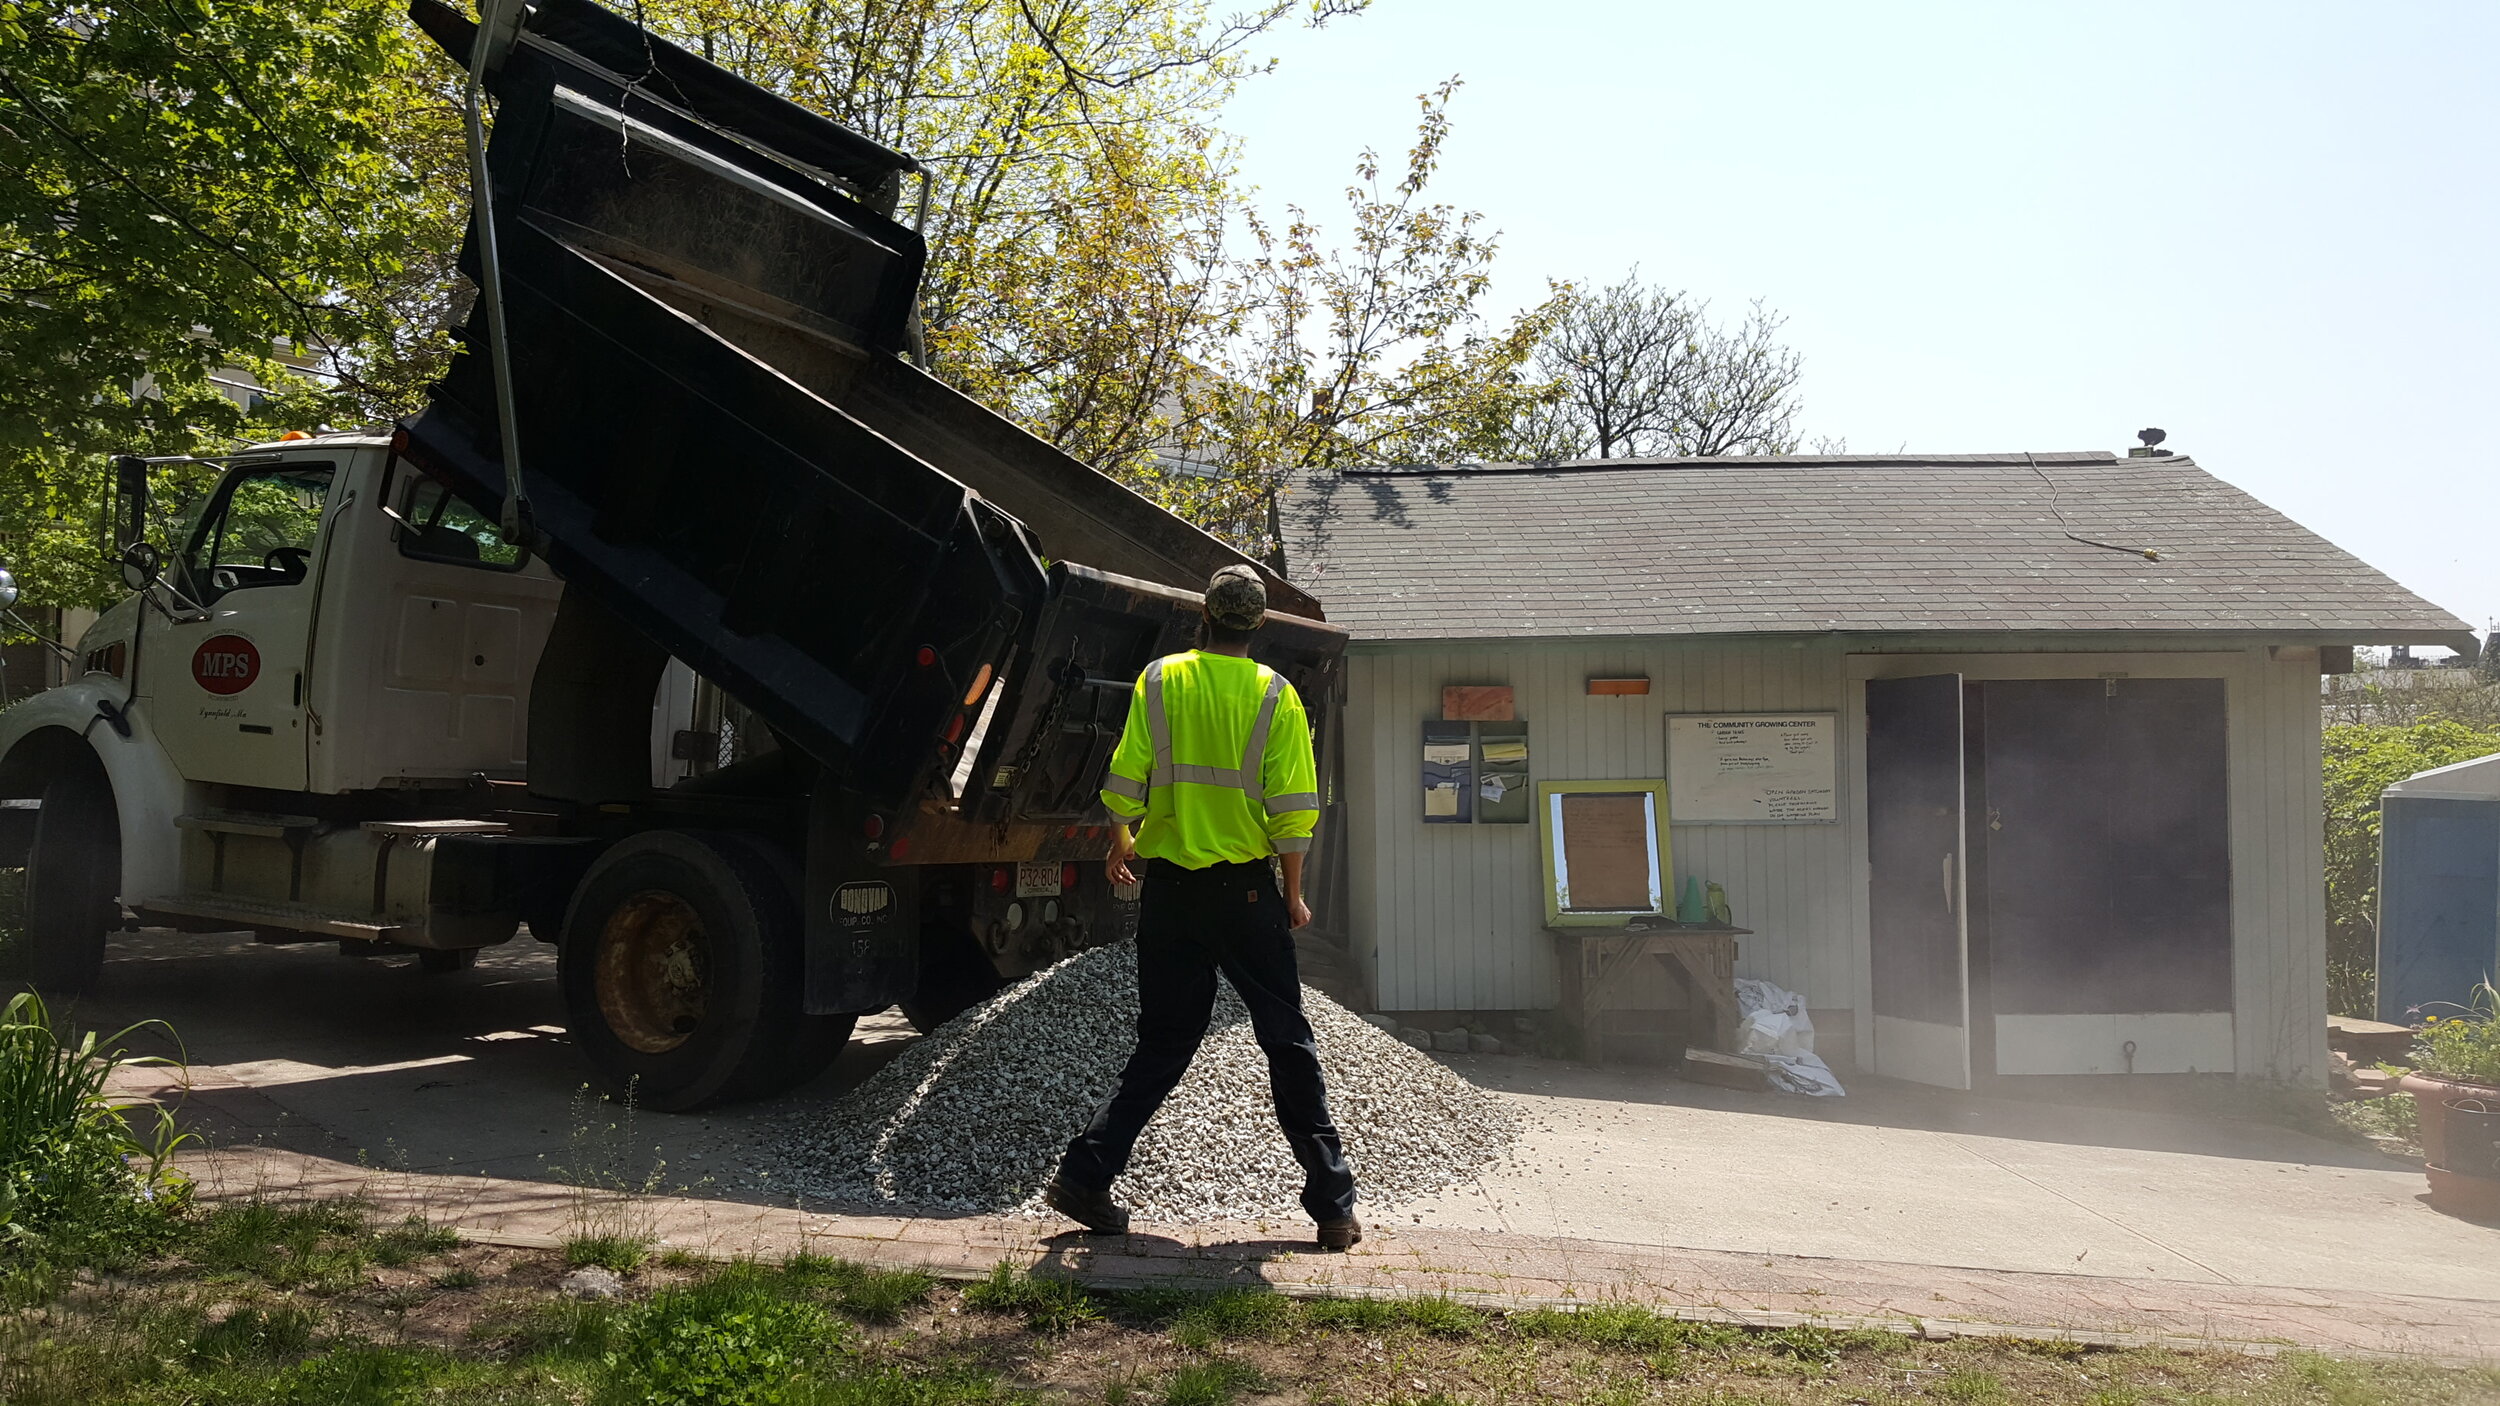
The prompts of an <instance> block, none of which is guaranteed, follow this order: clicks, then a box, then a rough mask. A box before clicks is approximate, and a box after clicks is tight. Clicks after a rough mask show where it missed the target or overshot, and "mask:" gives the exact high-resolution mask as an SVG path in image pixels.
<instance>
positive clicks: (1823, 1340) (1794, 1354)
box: [1762, 1323, 1840, 1372]
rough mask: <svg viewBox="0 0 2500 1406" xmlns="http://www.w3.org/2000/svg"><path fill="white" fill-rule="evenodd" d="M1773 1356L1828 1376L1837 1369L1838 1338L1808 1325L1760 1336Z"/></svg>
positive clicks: (1830, 1332) (1832, 1333)
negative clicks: (1826, 1373)
mask: <svg viewBox="0 0 2500 1406" xmlns="http://www.w3.org/2000/svg"><path fill="white" fill-rule="evenodd" d="M1762 1345H1763V1346H1764V1347H1767V1348H1769V1349H1770V1350H1771V1351H1772V1353H1773V1354H1775V1355H1777V1356H1780V1357H1785V1358H1787V1359H1788V1360H1789V1361H1791V1362H1795V1363H1797V1364H1799V1365H1801V1366H1805V1367H1811V1368H1814V1369H1815V1370H1817V1371H1822V1372H1830V1371H1834V1370H1837V1369H1838V1368H1839V1366H1840V1335H1839V1334H1838V1333H1835V1332H1833V1331H1832V1330H1831V1329H1829V1328H1823V1327H1818V1326H1816V1325H1814V1324H1812V1323H1799V1324H1796V1325H1794V1326H1793V1327H1787V1328H1781V1329H1779V1330H1777V1331H1776V1332H1770V1333H1765V1334H1763V1335H1762Z"/></svg>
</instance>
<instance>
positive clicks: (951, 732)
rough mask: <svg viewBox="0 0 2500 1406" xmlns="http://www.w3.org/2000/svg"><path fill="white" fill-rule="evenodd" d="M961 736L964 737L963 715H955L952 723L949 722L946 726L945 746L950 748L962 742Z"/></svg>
mask: <svg viewBox="0 0 2500 1406" xmlns="http://www.w3.org/2000/svg"><path fill="white" fill-rule="evenodd" d="M963 735H964V715H963V714H961V713H957V714H956V715H955V717H954V720H953V721H952V722H949V723H948V724H947V725H946V743H947V745H948V746H950V747H951V746H953V745H954V744H956V743H957V742H960V741H962V740H963Z"/></svg>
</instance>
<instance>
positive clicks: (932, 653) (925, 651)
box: [912, 644, 937, 669]
mask: <svg viewBox="0 0 2500 1406" xmlns="http://www.w3.org/2000/svg"><path fill="white" fill-rule="evenodd" d="M912 658H913V659H914V660H916V661H917V662H918V663H919V665H920V667H921V668H923V669H926V668H928V667H929V666H930V665H932V664H935V663H937V650H936V648H935V647H934V646H931V645H925V644H924V645H922V646H920V652H919V653H918V654H915V655H913V656H912Z"/></svg>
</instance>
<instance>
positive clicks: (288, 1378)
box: [262, 1346, 432, 1406]
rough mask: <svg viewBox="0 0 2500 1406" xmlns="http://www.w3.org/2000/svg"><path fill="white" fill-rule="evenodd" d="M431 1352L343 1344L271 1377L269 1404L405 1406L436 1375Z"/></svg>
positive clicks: (274, 1405)
mask: <svg viewBox="0 0 2500 1406" xmlns="http://www.w3.org/2000/svg"><path fill="white" fill-rule="evenodd" d="M431 1365H432V1364H431V1355H430V1354H426V1353H420V1352H415V1351H410V1350H407V1349H402V1348H385V1347H366V1346H355V1347H343V1348H340V1349H338V1350H337V1351H335V1352H329V1353H324V1354H323V1355H321V1356H319V1357H308V1358H306V1359H304V1360H303V1361H301V1362H298V1363H296V1364H295V1365H294V1366H292V1367H289V1368H287V1369H286V1370H285V1371H282V1372H280V1373H278V1374H277V1375H276V1376H274V1377H272V1378H271V1379H270V1381H269V1389H268V1394H267V1395H266V1396H265V1397H263V1398H262V1399H264V1400H266V1401H268V1402H269V1403H270V1406H400V1403H402V1402H405V1401H408V1400H410V1399H411V1398H412V1397H413V1396H414V1394H415V1392H416V1390H417V1389H418V1388H420V1387H422V1386H423V1385H424V1384H425V1381H426V1378H427V1377H429V1376H430V1375H432V1373H431V1372H430V1371H429V1368H430V1366H431Z"/></svg>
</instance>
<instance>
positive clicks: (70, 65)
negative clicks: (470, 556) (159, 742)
mask: <svg viewBox="0 0 2500 1406" xmlns="http://www.w3.org/2000/svg"><path fill="white" fill-rule="evenodd" d="M418 59H419V54H418V51H417V49H416V48H415V44H414V41H413V40H412V37H411V34H410V32H409V31H408V30H407V29H406V28H405V27H404V26H403V24H402V22H401V21H400V20H399V18H398V17H397V13H396V9H395V7H394V6H393V5H391V4H389V3H386V2H385V0H345V3H316V0H245V2H243V3H227V0H220V3H216V4H209V3H204V0H135V2H134V3H130V4H126V5H103V4H88V5H80V4H70V5H66V6H64V5H59V4H29V3H25V0H0V169H6V170H7V171H9V172H10V178H9V179H8V180H7V181H5V182H0V342H5V344H6V345H7V346H8V348H9V357H8V359H7V362H6V365H5V369H0V540H4V541H5V542H6V544H7V550H8V551H9V552H10V553H11V554H12V556H13V557H14V558H15V561H16V563H17V564H18V565H19V566H20V568H21V569H20V573H19V574H20V578H21V580H22V581H23V583H24V584H25V586H26V590H27V596H28V599H29V600H30V602H31V603H34V604H38V605H73V604H92V603H95V602H97V601H98V600H100V599H102V598H104V597H105V596H106V595H107V594H108V593H109V589H110V587H109V584H108V582H109V576H108V575H107V574H106V572H105V571H104V570H103V567H102V556H103V552H102V549H103V547H104V546H105V545H106V543H105V542H104V540H103V539H104V531H105V529H104V511H103V507H104V504H103V492H104V471H103V463H102V459H101V456H102V455H104V454H106V453H110V452H121V451H137V452H142V453H159V454H172V453H188V452H196V451H199V450H202V449H208V450H215V449H220V448H224V447H226V446H227V445H229V444H232V443H234V442H235V441H236V440H237V439H238V438H240V437H242V436H245V435H246V434H249V433H256V432H262V431H266V430H269V429H273V428H278V427H287V426H309V425H312V424H315V423H318V422H321V421H324V420H331V419H349V418H361V417H362V416H364V415H366V414H372V413H379V412H382V411H385V410H389V409H396V408H401V407H404V406H405V405H406V404H407V403H408V401H409V399H410V397H411V390H412V387H413V386H414V385H415V384H419V383H421V382H422V380H423V379H426V378H427V377H428V376H429V374H430V371H429V368H428V363H429V362H430V361H431V360H433V359H437V358H439V355H440V353H441V350H442V348H443V346H444V345H445V343H444V339H443V335H442V330H441V324H442V321H443V320H442V319H441V318H440V317H439V316H435V315H433V314H432V313H431V311H430V310H425V309H424V308H423V303H424V296H423V295H418V296H412V289H423V290H427V293H428V294H430V295H433V296H439V295H440V292H441V290H442V289H443V288H444V287H445V286H446V281H445V280H444V279H443V278H442V277H441V268H442V266H443V261H444V260H445V259H446V258H447V256H448V250H449V248H450V245H451V243H452V242H454V241H455V240H456V229H457V224H456V219H454V220H453V222H452V223H450V224H449V226H448V229H447V227H446V223H445V222H446V218H447V216H448V215H449V212H450V210H451V209H452V205H451V202H452V201H454V200H456V199H457V195H458V192H457V188H456V187H453V188H451V189H450V190H449V191H446V190H445V189H443V188H442V187H441V186H440V185H439V184H435V185H431V186H429V183H428V181H429V177H430V176H431V175H433V174H434V173H431V172H428V171H426V170H424V169H421V168H419V167H412V165H411V164H410V158H411V157H412V156H417V157H423V156H424V154H425V153H428V152H430V151H432V150H434V149H436V148H437V147H438V146H439V143H429V142H427V141H412V140H409V139H408V138H409V137H410V135H411V134H412V132H413V131H415V130H416V129H420V128H422V127H423V126H424V124H425V123H426V122H427V121H428V120H429V116H428V111H427V109H426V108H424V107H423V106H421V105H416V104H412V103H410V102H409V101H407V99H408V97H409V95H410V93H411V91H412V89H411V85H412V84H416V83H419V82H420V81H421V72H422V71H421V70H420V68H419V67H418ZM412 308H416V309H418V310H419V311H420V312H421V313H423V315H420V316H417V317H414V318H411V317H409V316H408V313H409V311H410V310H411V309H412ZM281 353H285V354H290V355H291V357H292V359H295V360H298V361H301V360H304V359H307V358H308V359H309V360H310V362H311V363H312V364H313V365H314V366H315V367H317V368H318V373H319V374H317V375H315V376H312V377H304V376H299V375H296V374H294V373H293V372H291V371H290V370H289V369H288V368H287V366H286V365H285V364H283V363H282V361H281V360H280V354H281ZM228 368H239V369H241V370H244V371H246V372H248V373H250V375H251V376H252V378H253V379H255V380H257V381H258V382H260V383H261V385H262V386H264V387H266V388H268V392H267V393H266V394H263V395H259V396H246V395H238V394H232V393H229V388H228V387H226V386H221V385H220V384H219V378H220V373H221V372H222V371H224V370H226V369H228Z"/></svg>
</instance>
